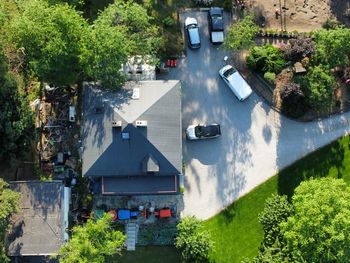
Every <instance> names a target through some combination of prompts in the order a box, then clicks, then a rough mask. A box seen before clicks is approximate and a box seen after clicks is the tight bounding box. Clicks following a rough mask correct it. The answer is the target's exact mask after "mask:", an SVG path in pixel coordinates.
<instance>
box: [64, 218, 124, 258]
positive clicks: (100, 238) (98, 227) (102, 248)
mask: <svg viewBox="0 0 350 263" xmlns="http://www.w3.org/2000/svg"><path fill="white" fill-rule="evenodd" d="M111 222H112V219H111V215H110V214H108V213H107V214H105V215H104V216H103V217H102V218H101V219H98V220H97V221H96V222H95V221H93V220H88V222H87V223H86V224H85V225H83V226H75V227H73V230H72V236H71V237H70V239H69V241H68V243H67V244H66V245H65V246H63V247H61V249H60V251H59V253H58V257H59V261H60V262H61V263H104V262H105V261H106V258H107V257H109V256H113V255H115V254H118V253H120V252H121V249H122V247H123V245H124V242H125V235H124V234H123V233H122V232H120V231H117V230H115V229H113V227H112V226H111Z"/></svg>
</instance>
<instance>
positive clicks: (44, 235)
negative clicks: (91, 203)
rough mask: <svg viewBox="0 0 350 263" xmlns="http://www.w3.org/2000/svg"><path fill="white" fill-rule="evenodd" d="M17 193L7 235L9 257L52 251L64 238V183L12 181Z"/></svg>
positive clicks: (62, 242)
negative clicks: (14, 211) (17, 211)
mask: <svg viewBox="0 0 350 263" xmlns="http://www.w3.org/2000/svg"><path fill="white" fill-rule="evenodd" d="M10 188H11V189H12V190H14V191H16V192H19V193H20V194H21V198H20V211H19V213H17V214H15V215H13V216H12V221H13V222H14V223H13V225H12V230H11V232H10V233H9V235H8V238H7V254H8V255H9V256H39V255H52V254H54V253H56V252H57V251H58V250H59V248H60V247H61V245H63V244H64V242H65V241H64V239H65V229H64V227H63V226H64V225H65V222H64V221H63V220H64V216H63V205H64V204H63V198H64V185H63V184H62V182H61V181H47V182H41V181H30V182H12V183H10Z"/></svg>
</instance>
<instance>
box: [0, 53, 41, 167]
mask: <svg viewBox="0 0 350 263" xmlns="http://www.w3.org/2000/svg"><path fill="white" fill-rule="evenodd" d="M0 63H1V65H0V105H1V111H0V160H6V161H11V160H12V159H14V158H16V157H17V156H21V155H22V154H23V153H24V152H26V150H27V149H28V148H29V146H30V143H31V140H32V138H33V133H34V124H33V123H34V121H33V120H34V119H33V113H32V112H31V111H30V109H29V106H28V101H27V100H26V98H25V96H24V95H23V94H22V93H21V92H20V91H19V90H20V89H19V88H18V87H17V82H16V80H15V78H14V77H13V75H12V74H10V73H8V71H7V64H6V63H5V58H4V57H3V56H1V55H0Z"/></svg>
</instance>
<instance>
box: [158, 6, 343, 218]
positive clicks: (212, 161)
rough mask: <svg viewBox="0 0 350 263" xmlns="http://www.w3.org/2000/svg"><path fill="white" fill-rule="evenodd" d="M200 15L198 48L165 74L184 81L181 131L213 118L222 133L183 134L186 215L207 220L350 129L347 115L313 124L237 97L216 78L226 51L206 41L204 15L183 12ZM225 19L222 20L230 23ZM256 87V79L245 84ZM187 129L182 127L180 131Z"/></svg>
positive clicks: (254, 100) (253, 99)
mask: <svg viewBox="0 0 350 263" xmlns="http://www.w3.org/2000/svg"><path fill="white" fill-rule="evenodd" d="M187 16H192V17H195V18H197V20H198V23H199V25H200V33H201V39H202V47H201V48H200V49H199V50H187V52H186V53H187V56H186V58H183V59H181V60H180V62H179V66H178V68H176V69H173V70H171V72H170V73H169V74H167V75H166V76H164V77H163V78H166V79H180V80H181V81H182V98H183V99H182V107H183V108H182V119H183V129H184V130H185V129H186V127H187V126H188V125H189V124H193V123H194V124H196V123H210V122H216V123H219V124H220V125H221V128H222V136H221V137H220V138H218V139H213V140H207V141H196V142H189V141H186V139H185V136H184V139H183V159H184V161H185V163H186V175H185V193H184V210H183V214H185V215H192V214H194V215H196V216H198V217H200V218H203V219H206V218H209V217H211V216H213V215H215V214H216V213H218V212H219V211H220V210H222V209H223V208H224V207H226V206H227V205H229V204H230V203H232V202H233V201H234V200H236V199H238V198H239V197H240V196H242V195H244V194H246V193H247V192H249V191H251V190H252V189H253V188H254V187H256V186H257V185H259V184H261V183H262V182H264V181H266V180H267V179H268V178H270V177H271V176H273V175H274V174H275V173H276V172H277V171H278V170H279V169H281V168H283V167H285V166H287V165H289V164H291V163H292V162H294V161H295V160H297V159H299V158H301V157H302V156H304V155H306V154H307V153H309V152H312V151H314V150H315V149H316V148H319V147H321V146H323V145H325V144H327V143H328V142H330V141H332V140H334V139H336V138H338V137H340V136H342V135H344V134H345V133H346V132H348V131H349V130H350V128H349V124H350V113H346V114H343V115H337V116H334V117H332V118H329V119H326V120H321V121H317V122H310V123H298V122H295V121H292V120H289V119H287V118H285V117H283V116H281V115H280V114H278V113H277V112H275V111H274V110H272V109H271V108H270V107H269V106H268V105H267V104H265V103H264V101H263V100H262V99H261V98H260V97H259V96H257V95H256V94H255V93H253V94H252V96H251V97H249V98H248V99H247V100H246V101H244V102H240V101H238V100H237V99H236V97H235V96H234V95H233V93H232V92H231V91H230V90H229V88H228V87H227V86H226V85H225V83H224V82H223V81H222V80H221V79H220V78H219V75H218V70H219V69H220V68H221V67H222V66H223V65H224V61H223V58H224V56H225V55H228V54H229V53H227V52H226V51H225V50H224V49H223V48H222V47H217V46H212V45H211V44H210V42H209V36H208V27H207V13H206V12H194V13H183V14H182V15H181V20H182V21H184V18H186V17H187ZM228 21H229V17H228V15H227V16H226V17H225V24H226V25H228ZM250 84H251V86H254V83H250ZM183 132H184V131H183Z"/></svg>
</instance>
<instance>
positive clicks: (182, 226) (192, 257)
mask: <svg viewBox="0 0 350 263" xmlns="http://www.w3.org/2000/svg"><path fill="white" fill-rule="evenodd" d="M177 230H178V232H179V234H178V236H177V238H176V243H175V245H176V247H177V248H179V249H181V250H182V257H183V258H184V260H186V261H187V262H209V253H210V251H211V250H212V249H213V246H214V244H213V241H212V240H211V236H210V233H209V232H208V231H206V230H204V229H203V226H202V222H201V221H200V220H198V219H197V218H195V217H193V216H192V217H184V218H182V219H181V221H180V223H179V224H178V225H177Z"/></svg>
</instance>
